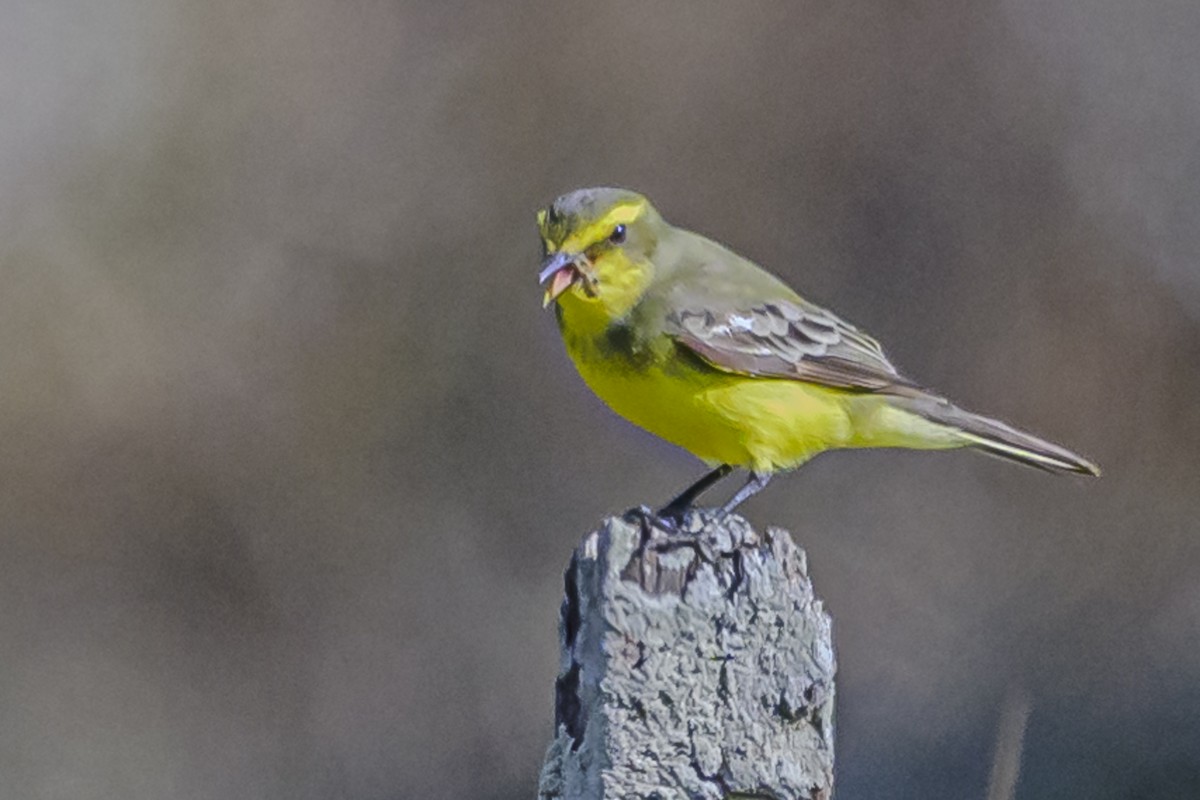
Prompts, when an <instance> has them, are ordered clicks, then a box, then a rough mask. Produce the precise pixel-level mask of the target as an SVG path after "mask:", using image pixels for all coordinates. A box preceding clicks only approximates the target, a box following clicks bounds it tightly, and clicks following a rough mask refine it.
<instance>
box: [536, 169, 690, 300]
mask: <svg viewBox="0 0 1200 800" xmlns="http://www.w3.org/2000/svg"><path fill="white" fill-rule="evenodd" d="M537 223H538V232H539V233H541V236H542V246H543V248H544V255H545V261H543V262H542V271H541V273H540V274H539V275H538V281H539V282H540V283H541V284H542V285H543V286H545V287H546V293H545V295H544V297H543V303H542V304H543V305H544V306H548V305H550V304H551V303H553V302H555V301H557V302H558V303H559V304H560V305H564V306H565V305H577V304H578V305H580V307H581V308H583V307H589V308H590V310H592V311H593V312H595V313H599V314H602V315H604V316H606V317H608V318H610V319H611V318H613V317H617V316H620V315H621V314H624V313H625V312H626V311H628V310H629V309H630V308H632V307H633V305H634V303H636V302H637V300H638V298H639V297H641V295H642V292H644V291H645V290H646V287H647V286H648V285H649V284H650V281H651V279H652V278H653V276H654V264H653V262H652V260H651V257H652V256H653V254H654V249H655V247H657V245H658V240H659V237H660V236H661V234H662V233H663V231H664V229H665V227H666V223H665V222H663V220H662V217H660V216H659V215H658V212H657V211H655V210H654V207H653V206H651V205H650V201H648V200H647V199H646V198H645V197H643V196H642V195H640V194H637V193H636V192H631V191H627V190H625V189H608V188H598V189H578V190H576V191H574V192H570V193H569V194H564V195H563V196H562V197H560V198H558V199H557V200H555V201H554V202H553V203H551V204H550V205H549V206H548V207H546V208H544V209H542V210H541V211H539V212H538V214H537Z"/></svg>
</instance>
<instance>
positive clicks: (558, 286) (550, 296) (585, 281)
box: [538, 252, 593, 308]
mask: <svg viewBox="0 0 1200 800" xmlns="http://www.w3.org/2000/svg"><path fill="white" fill-rule="evenodd" d="M584 260H585V259H584V256H582V255H579V254H576V253H565V252H563V253H555V254H554V255H552V256H550V257H549V258H547V259H546V260H545V261H544V262H543V263H542V271H541V272H540V273H539V274H538V283H540V284H542V285H543V286H545V287H546V293H545V294H544V295H542V308H545V307H546V306H548V305H550V304H551V303H552V302H554V301H555V300H557V299H558V296H559V295H561V294H562V293H563V292H565V291H566V290H567V289H570V288H571V287H572V286H574V285H575V284H577V283H578V284H582V285H583V287H584V289H585V290H587V293H588V294H589V295H591V294H592V293H593V292H592V282H591V280H590V279H589V278H588V276H587V274H586V273H585V272H584V264H583V262H584Z"/></svg>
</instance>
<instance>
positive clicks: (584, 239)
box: [560, 200, 646, 253]
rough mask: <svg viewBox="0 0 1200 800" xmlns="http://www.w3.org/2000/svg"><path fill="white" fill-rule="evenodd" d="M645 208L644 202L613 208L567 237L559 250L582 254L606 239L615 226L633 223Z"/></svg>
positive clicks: (623, 204)
mask: <svg viewBox="0 0 1200 800" xmlns="http://www.w3.org/2000/svg"><path fill="white" fill-rule="evenodd" d="M645 208H646V201H645V200H639V201H636V202H632V203H622V204H621V205H619V206H614V207H613V208H612V209H610V210H609V212H608V213H607V214H605V215H604V216H603V217H601V218H600V219H598V220H596V221H595V222H593V223H592V224H591V225H588V226H587V227H586V228H581V229H580V230H577V231H575V232H574V233H573V234H571V235H570V236H568V237H567V240H566V241H565V242H563V243H562V248H560V249H562V250H566V251H567V252H571V253H582V252H583V251H584V250H586V249H587V248H588V247H590V246H592V245H594V244H595V243H596V242H598V241H600V240H601V239H607V238H608V235H609V234H610V233H612V229H613V228H615V227H616V226H618V225H628V224H629V223H630V222H633V221H634V220H635V219H637V218H638V217H640V216H641V214H642V211H644V210H645Z"/></svg>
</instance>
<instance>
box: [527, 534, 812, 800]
mask: <svg viewBox="0 0 1200 800" xmlns="http://www.w3.org/2000/svg"><path fill="white" fill-rule="evenodd" d="M682 527H683V529H682V530H681V531H679V532H670V533H668V532H666V531H663V530H661V529H658V528H655V527H653V526H651V525H649V524H647V523H646V517H645V515H644V514H643V513H642V512H639V511H633V512H630V513H629V514H626V515H625V516H624V517H623V518H616V517H614V518H610V519H608V520H606V521H605V522H604V524H603V525H602V526H601V527H600V529H599V530H597V531H595V532H593V533H591V534H589V535H588V536H587V537H586V538H585V539H584V541H583V543H582V544H581V545H580V546H579V548H578V549H577V550H576V551H575V554H574V557H573V558H572V559H571V564H570V566H569V567H568V568H567V573H566V596H565V598H564V600H563V607H562V617H561V620H560V625H559V632H560V641H561V644H562V656H561V663H560V668H559V678H558V681H557V684H556V697H555V730H556V736H555V740H554V742H553V743H551V745H550V748H549V751H548V752H547V753H546V762H545V765H544V766H543V768H542V774H541V781H540V785H539V789H538V797H539V800H552V799H553V800H600V798H622V800H624V799H625V798H647V799H648V800H655V799H659V800H676V799H681V798H689V799H690V798H696V800H722V798H735V797H736V798H768V799H769V800H783V799H784V798H786V799H787V800H807V799H811V800H828V798H829V797H830V794H831V792H832V787H833V696H834V669H835V664H834V656H833V645H832V638H831V633H830V620H829V615H828V614H826V613H825V611H824V609H823V607H822V604H821V601H820V600H817V599H816V597H815V596H814V595H813V590H812V583H811V581H810V580H809V578H808V569H807V563H806V559H805V555H804V551H802V550H801V549H800V548H798V547H796V546H795V545H794V544H793V543H792V539H791V536H789V535H788V533H787V531H784V530H781V529H779V528H768V529H767V531H766V533H764V534H762V535H759V534H758V533H756V532H755V531H754V530H753V528H751V527H750V525H749V524H748V523H747V522H746V521H745V520H744V519H743V518H741V517H739V516H736V515H730V516H728V517H726V518H724V519H721V520H719V521H717V520H716V517H715V516H714V515H713V513H712V512H708V511H694V512H692V513H691V514H690V515H689V517H688V519H687V520H686V522H685V524H684V525H683V526H682Z"/></svg>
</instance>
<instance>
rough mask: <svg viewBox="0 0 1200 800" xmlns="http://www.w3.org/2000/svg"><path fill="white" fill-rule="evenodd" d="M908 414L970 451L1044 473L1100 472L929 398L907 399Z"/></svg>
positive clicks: (1055, 447) (1088, 463)
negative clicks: (942, 429) (949, 433)
mask: <svg viewBox="0 0 1200 800" xmlns="http://www.w3.org/2000/svg"><path fill="white" fill-rule="evenodd" d="M907 399H908V400H909V403H911V405H908V409H907V410H909V411H912V412H913V413H915V414H917V415H919V416H921V417H922V418H924V419H927V420H929V421H930V422H933V423H935V424H938V425H944V426H946V427H948V428H951V429H953V430H954V431H956V432H957V434H958V435H959V436H961V437H962V438H963V439H964V440H965V441H966V443H967V444H968V445H969V446H971V447H977V448H979V449H980V450H982V451H983V452H985V453H987V454H989V455H993V456H999V457H1000V458H1007V459H1010V460H1012V461H1017V462H1019V463H1021V464H1026V465H1028V466H1031V467H1037V468H1039V469H1043V470H1046V471H1047V472H1074V473H1078V474H1081V475H1092V476H1099V475H1100V468H1099V467H1098V466H1096V465H1095V464H1093V463H1092V462H1091V461H1088V460H1087V459H1086V458H1084V457H1083V456H1080V455H1078V454H1076V453H1072V452H1071V451H1070V450H1068V449H1066V448H1065V447H1061V446H1059V445H1057V444H1054V443H1053V442H1048V441H1046V440H1045V439H1040V438H1038V437H1037V436H1034V435H1033V434H1031V433H1026V432H1025V431H1020V430H1017V429H1016V428H1014V427H1012V426H1011V425H1007V424H1005V423H1003V422H1000V421H999V420H995V419H991V418H989V417H984V416H980V415H979V414H972V413H971V412H969V411H964V410H962V409H961V408H959V407H958V406H955V405H954V404H953V403H950V402H949V401H948V400H944V399H942V398H940V397H935V396H932V395H923V396H918V397H911V398H907Z"/></svg>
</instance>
